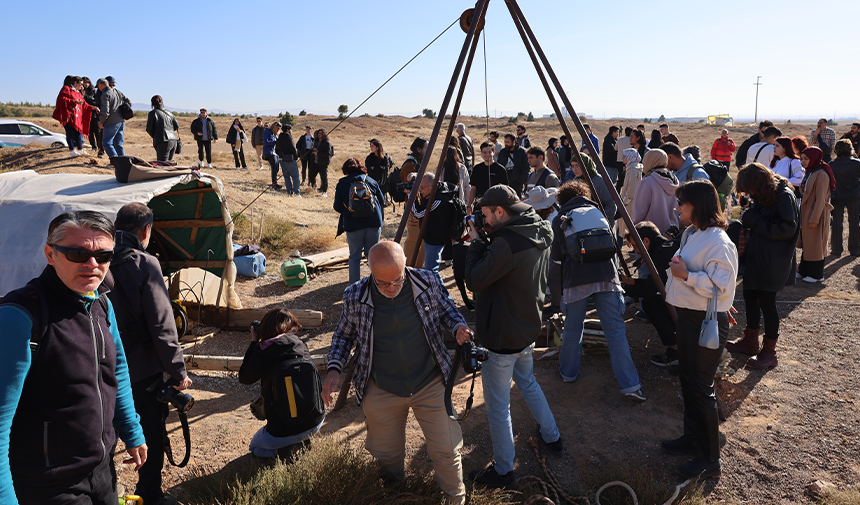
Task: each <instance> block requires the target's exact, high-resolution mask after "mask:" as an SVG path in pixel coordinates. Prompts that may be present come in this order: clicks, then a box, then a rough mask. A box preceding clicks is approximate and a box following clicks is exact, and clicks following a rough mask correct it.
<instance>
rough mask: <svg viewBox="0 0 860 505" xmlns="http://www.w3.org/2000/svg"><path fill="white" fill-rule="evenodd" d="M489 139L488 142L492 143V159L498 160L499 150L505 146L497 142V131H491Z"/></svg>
mask: <svg viewBox="0 0 860 505" xmlns="http://www.w3.org/2000/svg"><path fill="white" fill-rule="evenodd" d="M489 139H490V143H491V144H493V161H499V152H501V150H502V149H503V148H504V147H505V146H503V145H502V143H501V142H499V132H497V131H491V132H490V135H489Z"/></svg>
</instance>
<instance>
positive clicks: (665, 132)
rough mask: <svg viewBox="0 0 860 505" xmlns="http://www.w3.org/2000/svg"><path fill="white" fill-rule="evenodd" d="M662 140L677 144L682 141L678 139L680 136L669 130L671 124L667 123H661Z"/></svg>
mask: <svg viewBox="0 0 860 505" xmlns="http://www.w3.org/2000/svg"><path fill="white" fill-rule="evenodd" d="M660 140H662V141H663V143H664V144H665V143H666V142H674V143H675V144H678V145H681V141H680V140H678V136H677V135H675V134H674V133H671V132H669V125H667V124H666V123H663V124H661V125H660Z"/></svg>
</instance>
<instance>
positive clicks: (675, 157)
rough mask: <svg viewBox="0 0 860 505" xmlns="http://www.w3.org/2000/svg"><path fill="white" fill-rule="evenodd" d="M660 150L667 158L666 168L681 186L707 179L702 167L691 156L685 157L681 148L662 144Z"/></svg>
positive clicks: (671, 144) (670, 144)
mask: <svg viewBox="0 0 860 505" xmlns="http://www.w3.org/2000/svg"><path fill="white" fill-rule="evenodd" d="M660 149H662V150H663V152H665V153H666V155H667V156H668V157H669V163H668V165H666V166H668V167H669V169H670V170H673V171H674V172H675V177H677V178H678V180H679V181H680V182H681V183H682V184H683V183H685V182H690V181H692V180H695V179H708V180H710V177H708V173H707V172H705V170H704V169H703V168H702V165H699V164H698V163H696V160H695V159H694V158H693V156H692V155H691V154H687V155H686V156H685V155H684V153H683V152H682V151H681V148H680V147H678V146H677V145H676V144H673V143H671V142H669V143H666V144H663V145H662V146H660Z"/></svg>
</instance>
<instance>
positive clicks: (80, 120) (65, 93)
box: [53, 86, 93, 135]
mask: <svg viewBox="0 0 860 505" xmlns="http://www.w3.org/2000/svg"><path fill="white" fill-rule="evenodd" d="M75 100H80V101H81V102H83V103H75ZM92 110H93V108H92V106H91V105H90V104H88V103H87V102H84V97H83V95H81V94H80V93H79V92H78V91H77V90H76V89H75V88H73V87H71V86H63V89H61V90H60V94H59V95H57V105H56V106H55V107H54V114H53V117H54V119H56V120H57V121H59V122H60V124H61V125H63V126H65V125H66V124H67V123H72V124H73V125H74V127H75V130H77V131H78V132H79V133H82V134H84V135H89V134H90V121H89V118H90V117H92ZM84 118H87V120H86V121H84Z"/></svg>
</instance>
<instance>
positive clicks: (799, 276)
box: [794, 273, 803, 279]
mask: <svg viewBox="0 0 860 505" xmlns="http://www.w3.org/2000/svg"><path fill="white" fill-rule="evenodd" d="M794 278H795V279H803V276H802V275H800V274H799V273H797V274H794Z"/></svg>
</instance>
